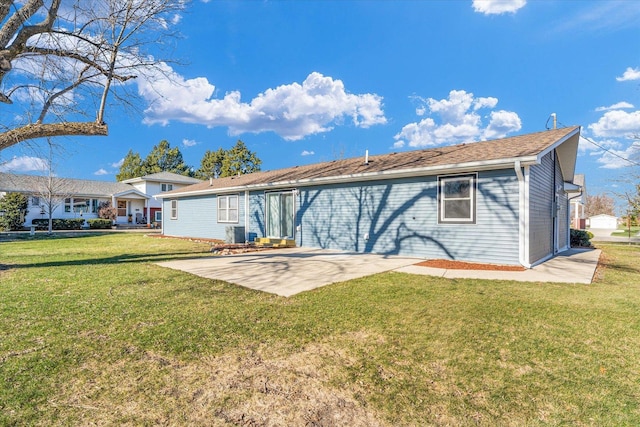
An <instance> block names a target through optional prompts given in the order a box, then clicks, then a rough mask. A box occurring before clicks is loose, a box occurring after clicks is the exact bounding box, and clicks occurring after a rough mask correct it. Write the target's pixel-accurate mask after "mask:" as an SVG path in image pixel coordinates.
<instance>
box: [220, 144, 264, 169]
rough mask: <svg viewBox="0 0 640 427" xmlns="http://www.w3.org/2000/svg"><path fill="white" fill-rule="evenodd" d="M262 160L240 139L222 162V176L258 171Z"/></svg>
mask: <svg viewBox="0 0 640 427" xmlns="http://www.w3.org/2000/svg"><path fill="white" fill-rule="evenodd" d="M261 164H262V160H260V159H259V158H258V156H257V155H256V154H255V153H253V152H252V151H250V150H249V149H248V148H247V146H246V145H245V144H244V142H242V141H240V140H238V142H236V145H234V146H233V147H232V148H231V149H230V150H228V151H227V155H226V156H225V158H224V162H223V163H222V170H221V173H220V176H222V177H224V176H233V175H244V174H247V173H252V172H258V171H259V170H260V165H261Z"/></svg>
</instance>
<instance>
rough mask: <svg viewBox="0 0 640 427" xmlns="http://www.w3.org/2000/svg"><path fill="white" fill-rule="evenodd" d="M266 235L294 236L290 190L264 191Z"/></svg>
mask: <svg viewBox="0 0 640 427" xmlns="http://www.w3.org/2000/svg"><path fill="white" fill-rule="evenodd" d="M266 200H267V237H277V238H287V239H293V238H294V236H295V235H294V231H295V230H294V224H295V209H294V198H293V192H292V191H286V192H279V193H266Z"/></svg>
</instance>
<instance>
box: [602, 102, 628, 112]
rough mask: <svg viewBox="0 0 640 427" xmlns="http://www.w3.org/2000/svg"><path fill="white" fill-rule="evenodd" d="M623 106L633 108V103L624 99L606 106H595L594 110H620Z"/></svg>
mask: <svg viewBox="0 0 640 427" xmlns="http://www.w3.org/2000/svg"><path fill="white" fill-rule="evenodd" d="M623 108H634V106H633V104H630V103H628V102H626V101H622V102H617V103H615V104H613V105H610V106H608V107H598V108H596V111H610V110H621V109H623Z"/></svg>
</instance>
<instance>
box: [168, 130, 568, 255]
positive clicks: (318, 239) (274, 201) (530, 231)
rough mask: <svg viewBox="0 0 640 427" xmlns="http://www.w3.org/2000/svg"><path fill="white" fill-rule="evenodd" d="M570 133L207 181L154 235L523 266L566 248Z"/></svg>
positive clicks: (175, 200) (172, 208)
mask: <svg viewBox="0 0 640 427" xmlns="http://www.w3.org/2000/svg"><path fill="white" fill-rule="evenodd" d="M578 137H579V128H578V127H574V128H569V129H560V130H552V131H546V132H539V133H536V134H529V135H522V136H517V137H511V138H504V139H501V140H495V141H486V142H479V143H472V144H461V145H457V146H450V147H441V148H436V149H429V150H418V151H411V152H403V153H393V154H386V155H380V156H363V157H362V158H357V159H347V160H339V161H334V162H326V163H320V164H315V165H308V166H301V167H293V168H287V169H281V170H276V171H269V172H257V173H253V174H248V175H242V176H237V177H228V178H221V179H215V180H213V179H212V180H210V181H209V182H204V183H200V184H196V185H193V186H189V187H185V188H183V189H180V190H176V191H172V192H169V193H165V194H162V195H160V197H161V198H162V199H163V209H164V212H165V221H164V222H163V234H165V235H169V236H180V237H196V238H209V239H221V240H227V241H245V240H247V241H252V240H253V239H254V238H256V237H271V238H277V239H291V240H294V241H295V243H296V244H297V245H298V246H305V247H317V248H331V249H340V250H346V251H353V252H372V253H381V254H398V255H406V256H415V257H420V258H428V259H434V258H444V259H452V260H464V261H473V262H485V263H497V264H512V265H524V266H527V267H530V266H532V265H535V264H536V263H539V262H542V261H544V260H546V259H548V258H550V257H552V256H553V255H554V254H556V253H558V252H560V251H563V250H565V249H568V248H569V195H568V193H567V189H566V188H568V184H570V183H571V181H572V179H573V176H574V169H575V158H576V153H577V142H578Z"/></svg>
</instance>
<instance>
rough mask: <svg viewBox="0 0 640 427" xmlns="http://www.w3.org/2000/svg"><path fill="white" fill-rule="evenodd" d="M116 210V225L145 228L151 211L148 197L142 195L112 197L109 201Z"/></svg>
mask: <svg viewBox="0 0 640 427" xmlns="http://www.w3.org/2000/svg"><path fill="white" fill-rule="evenodd" d="M111 204H112V206H114V207H115V208H116V221H115V223H116V224H117V225H125V226H139V227H146V226H147V224H149V218H150V215H151V210H150V207H149V197H148V196H146V195H144V194H126V195H114V196H113V197H112V200H111Z"/></svg>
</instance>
